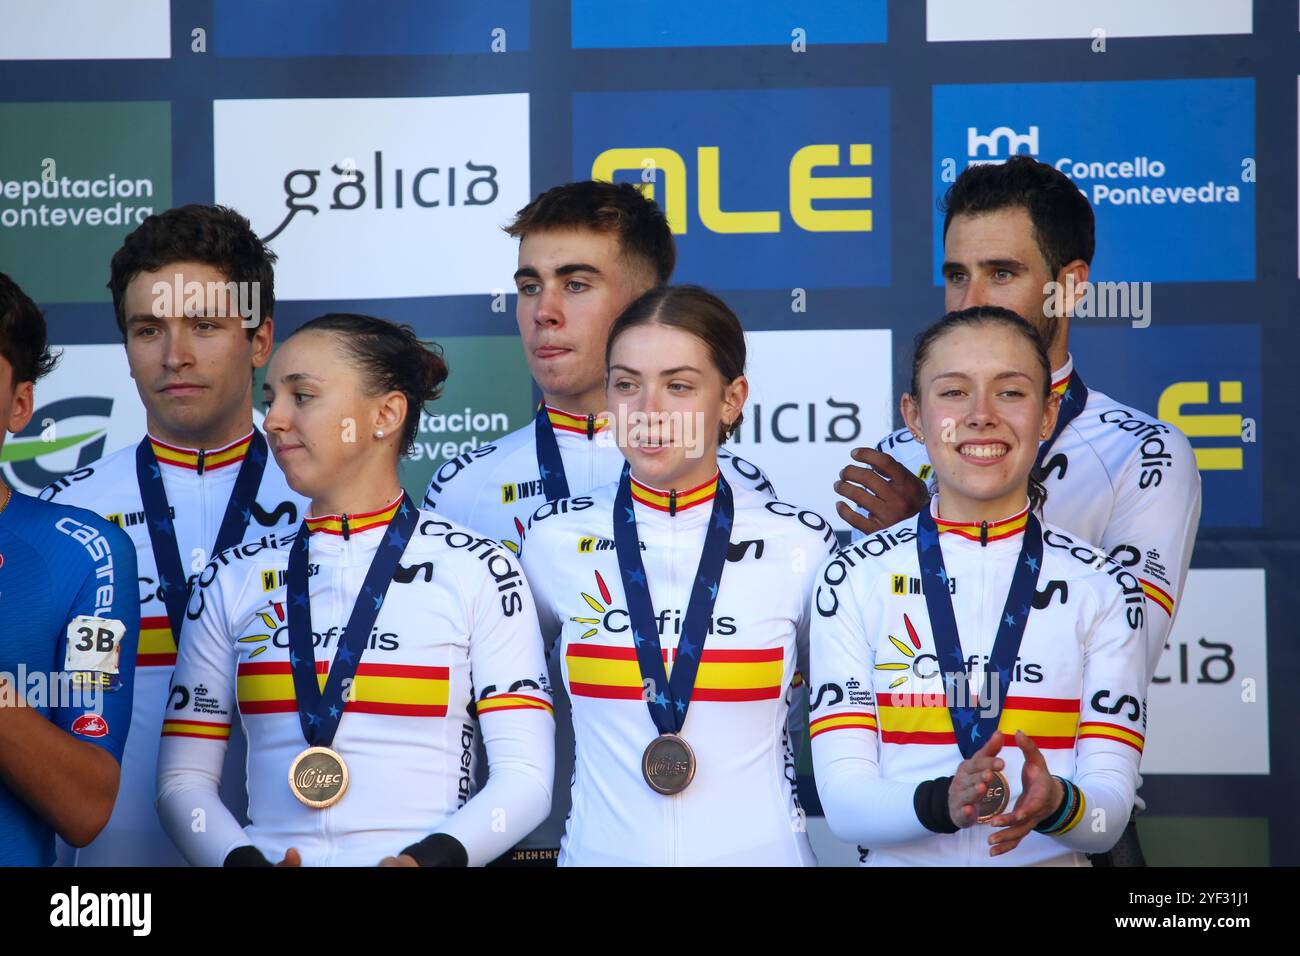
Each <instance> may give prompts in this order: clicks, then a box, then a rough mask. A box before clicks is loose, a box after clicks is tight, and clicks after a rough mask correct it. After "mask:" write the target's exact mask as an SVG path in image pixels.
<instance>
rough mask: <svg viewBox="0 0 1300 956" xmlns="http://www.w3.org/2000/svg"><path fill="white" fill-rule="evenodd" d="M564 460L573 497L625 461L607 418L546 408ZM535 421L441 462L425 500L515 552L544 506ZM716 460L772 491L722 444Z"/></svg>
mask: <svg viewBox="0 0 1300 956" xmlns="http://www.w3.org/2000/svg"><path fill="white" fill-rule="evenodd" d="M546 410H547V414H548V416H549V418H550V421H551V429H552V431H553V432H554V433H555V441H556V444H557V445H558V446H559V449H560V458H561V460H562V461H563V462H564V476H565V480H566V481H567V482H568V485H569V496H570V497H573V496H575V495H585V494H586V493H587V492H589V491H591V490H592V489H594V488H599V487H601V486H602V485H608V484H610V483H612V482H616V481H618V476H619V475H620V474H622V473H623V465H624V463H625V462H626V461H627V459H625V458H624V457H623V453H622V452H621V451H620V450H619V447H618V444H617V442H616V441H615V438H614V434H613V430H612V429H611V428H610V427H609V423H608V421H607V420H606V419H604V418H599V417H597V416H595V415H578V414H575V413H572V412H566V411H562V410H561V409H558V408H553V407H551V406H549V405H548V406H547V407H546ZM535 436H536V431H535V426H534V423H533V421H532V420H529V422H528V424H527V425H525V426H524V427H523V428H520V429H518V430H516V431H513V432H511V433H510V434H508V435H504V436H502V437H501V438H498V439H497V440H496V441H494V442H492V443H491V444H488V445H482V446H480V447H479V448H475V449H473V450H472V451H467V452H466V453H465V454H463V455H460V456H458V457H456V458H453V459H451V460H450V461H447V462H444V463H443V464H442V465H441V466H439V468H438V470H437V471H435V472H434V473H433V478H432V479H431V480H430V482H429V487H428V489H427V490H426V491H425V495H424V506H425V507H426V508H432V509H433V510H435V511H437V512H438V513H439V514H441V515H445V516H446V517H448V518H450V519H451V520H452V521H457V522H459V523H460V524H463V525H465V526H466V527H468V528H473V529H474V530H475V531H481V532H482V533H483V534H485V535H487V536H488V537H489V538H492V539H493V540H495V541H500V542H501V543H502V544H504V545H505V546H506V547H508V548H510V549H511V550H512V551H515V552H516V553H517V552H518V551H519V536H520V534H521V533H522V529H523V526H524V523H525V522H526V521H527V520H528V516H529V515H531V514H532V513H533V512H534V511H536V510H537V508H538V507H539V506H540V505H542V504H545V502H546V491H545V489H544V488H543V487H542V476H541V470H540V469H539V468H538V464H537V440H536V437H535ZM718 464H719V466H720V467H721V469H722V474H723V477H725V478H726V479H727V481H728V483H729V484H731V486H732V487H748V488H756V489H757V490H759V491H762V492H765V493H766V494H769V495H774V494H775V493H774V492H773V490H772V483H771V481H769V480H768V477H767V475H765V474H763V471H762V469H761V468H759V467H758V466H757V465H755V464H753V463H752V462H749V461H746V460H745V459H744V458H740V457H738V456H736V455H733V454H732V453H731V452H730V451H728V450H727V449H725V448H719V449H718Z"/></svg>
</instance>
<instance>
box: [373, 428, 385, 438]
mask: <svg viewBox="0 0 1300 956" xmlns="http://www.w3.org/2000/svg"><path fill="white" fill-rule="evenodd" d="M375 437H376V438H383V437H384V430H383V429H382V428H381V429H379V431H377V432H375Z"/></svg>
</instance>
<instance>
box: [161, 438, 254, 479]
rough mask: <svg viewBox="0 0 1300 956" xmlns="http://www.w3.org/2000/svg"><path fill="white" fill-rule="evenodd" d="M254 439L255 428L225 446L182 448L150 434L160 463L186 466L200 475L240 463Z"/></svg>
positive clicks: (178, 466) (177, 466)
mask: <svg viewBox="0 0 1300 956" xmlns="http://www.w3.org/2000/svg"><path fill="white" fill-rule="evenodd" d="M252 441H253V430H250V431H249V433H248V434H247V435H245V436H244V437H243V438H241V439H239V440H238V441H233V442H231V443H230V444H229V445H226V446H225V447H223V448H212V449H203V448H181V447H179V446H177V445H169V444H167V442H165V441H159V440H158V439H157V438H154V437H153V436H152V435H150V436H149V444H150V446H151V447H152V448H153V456H154V458H156V459H158V464H160V465H171V466H172V467H173V468H184V469H186V470H187V471H193V472H197V473H198V474H200V475H201V474H204V473H206V472H209V471H217V470H218V469H221V468H229V467H230V466H231V465H237V464H239V463H240V462H241V461H243V460H244V457H245V456H246V455H247V454H248V446H249V445H250V444H252Z"/></svg>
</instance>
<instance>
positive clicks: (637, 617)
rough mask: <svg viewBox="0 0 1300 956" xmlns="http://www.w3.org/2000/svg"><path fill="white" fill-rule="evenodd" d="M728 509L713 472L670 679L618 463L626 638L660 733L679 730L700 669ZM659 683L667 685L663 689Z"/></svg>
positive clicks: (726, 494) (626, 480) (723, 558)
mask: <svg viewBox="0 0 1300 956" xmlns="http://www.w3.org/2000/svg"><path fill="white" fill-rule="evenodd" d="M734 513H735V505H734V502H733V501H732V497H731V488H730V487H729V486H728V485H727V482H726V479H724V478H723V477H722V475H721V474H719V475H718V490H717V492H716V493H715V494H714V497H713V510H712V512H711V513H710V515H709V526H708V530H707V531H706V532H705V535H704V548H703V550H702V552H701V554H700V564H699V567H698V568H697V569H696V571H695V580H694V582H693V583H692V585H691V597H690V601H689V602H688V603H687V605H686V619H685V620H684V621H683V622H682V637H681V640H680V641H679V642H678V644H677V658H676V660H675V661H674V662H673V674H672V679H671V680H670V679H669V677H668V672H667V668H666V667H665V664H664V654H663V646H662V645H661V644H660V641H659V628H658V625H657V623H656V620H657V619H656V618H655V612H654V607H653V606H651V603H650V586H649V584H648V583H647V581H646V575H645V565H644V564H643V563H642V561H641V545H640V539H639V538H638V537H637V530H636V511H635V509H634V508H633V505H632V482H631V472H630V469H629V467H628V466H627V465H624V466H623V476H622V477H621V478H620V479H619V482H618V492H617V493H616V494H615V496H614V550H615V551H616V553H617V554H618V570H619V574H620V575H621V576H622V579H623V593H624V594H626V595H627V612H628V617H629V618H630V620H631V623H632V641H633V643H634V644H635V645H636V659H637V664H638V665H639V666H640V668H641V679H642V680H649V681H652V682H653V683H652V684H651V687H653V688H654V690H655V696H654V697H653V698H652V699H651V700H649V701H647V702H646V703H647V706H648V707H649V708H650V719H651V720H653V721H654V725H655V727H657V728H658V730H659V733H661V734H677V733H680V732H681V729H682V725H683V724H685V722H686V710H687V708H688V707H689V706H690V703H691V694H692V692H693V691H694V690H695V675H696V673H697V672H698V671H699V669H700V656H701V654H702V653H703V651H704V641H705V639H706V638H707V637H708V636H709V621H710V619H711V618H712V617H713V605H714V603H715V602H716V601H717V599H718V585H719V584H720V582H721V581H722V570H723V568H724V567H725V566H726V563H727V548H728V547H729V546H730V543H731V521H732V517H733V515H734ZM665 689H667V691H668V692H667V693H666V694H665V693H664V690H665Z"/></svg>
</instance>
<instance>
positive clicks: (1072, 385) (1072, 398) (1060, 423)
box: [1034, 372, 1088, 472]
mask: <svg viewBox="0 0 1300 956" xmlns="http://www.w3.org/2000/svg"><path fill="white" fill-rule="evenodd" d="M1087 404H1088V386H1087V385H1084V384H1083V379H1082V378H1080V377H1079V373H1078V372H1071V373H1070V380H1069V383H1068V384H1067V385H1066V386H1065V392H1064V393H1062V395H1061V406H1060V409H1059V411H1058V412H1057V413H1056V427H1055V428H1053V429H1052V437H1051V438H1049V439H1047V441H1045V442H1043V443H1042V444H1041V445H1039V446H1038V457H1037V458H1036V459H1035V460H1034V470H1035V472H1037V471H1039V470H1040V469H1041V468H1042V467H1043V462H1044V460H1046V458H1047V453H1048V452H1049V451H1051V449H1052V446H1053V445H1055V444H1056V439H1058V438H1059V437H1061V432H1063V431H1065V427H1066V426H1067V425H1069V424H1070V422H1072V421H1074V420H1075V419H1076V418H1078V417H1079V413H1080V412H1082V411H1083V406H1085V405H1087Z"/></svg>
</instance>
